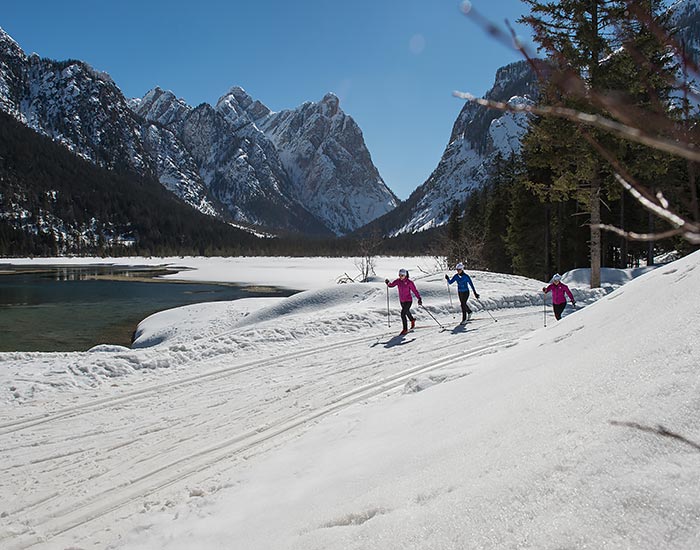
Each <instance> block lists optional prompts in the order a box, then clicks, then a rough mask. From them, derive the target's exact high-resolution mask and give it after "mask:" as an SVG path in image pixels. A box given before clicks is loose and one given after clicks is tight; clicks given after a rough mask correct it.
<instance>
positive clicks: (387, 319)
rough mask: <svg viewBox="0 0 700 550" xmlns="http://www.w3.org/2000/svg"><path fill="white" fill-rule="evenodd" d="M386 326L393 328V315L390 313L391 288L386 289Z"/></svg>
mask: <svg viewBox="0 0 700 550" xmlns="http://www.w3.org/2000/svg"><path fill="white" fill-rule="evenodd" d="M386 326H388V327H389V328H391V313H390V312H389V287H386Z"/></svg>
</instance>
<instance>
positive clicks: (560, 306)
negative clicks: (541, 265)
mask: <svg viewBox="0 0 700 550" xmlns="http://www.w3.org/2000/svg"><path fill="white" fill-rule="evenodd" d="M550 290H551V291H552V308H553V309H554V317H556V319H557V321H559V320H561V314H562V313H563V312H564V308H565V307H566V296H569V299H570V300H571V304H572V305H573V306H574V307H576V300H574V295H573V294H571V290H569V287H568V286H566V285H565V284H564V283H562V282H561V275H559V273H556V274H555V275H554V277H552V282H551V283H549V286H546V287H544V288H543V289H542V292H544V293H545V294H547V292H549V291H550Z"/></svg>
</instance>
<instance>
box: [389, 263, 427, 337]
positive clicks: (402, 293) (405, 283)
mask: <svg viewBox="0 0 700 550" xmlns="http://www.w3.org/2000/svg"><path fill="white" fill-rule="evenodd" d="M384 282H385V283H386V286H388V287H394V286H398V287H399V302H400V303H401V322H402V323H403V330H402V331H401V335H402V336H403V335H404V334H407V333H408V322H407V319H410V320H411V328H414V327H415V326H416V319H415V318H414V317H413V315H411V305H412V304H413V299H412V298H411V292H413V294H415V295H416V298H418V305H419V306H422V305H423V300H421V297H420V294H419V293H418V290H417V289H416V285H414V284H413V281H412V280H411V279H409V278H408V271H406V270H405V269H399V278H398V279H396V280H394V281H392V282H389V279H385V281H384Z"/></svg>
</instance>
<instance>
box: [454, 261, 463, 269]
mask: <svg viewBox="0 0 700 550" xmlns="http://www.w3.org/2000/svg"><path fill="white" fill-rule="evenodd" d="M455 269H464V264H463V263H462V262H459V263H458V264H457V265H456V266H455Z"/></svg>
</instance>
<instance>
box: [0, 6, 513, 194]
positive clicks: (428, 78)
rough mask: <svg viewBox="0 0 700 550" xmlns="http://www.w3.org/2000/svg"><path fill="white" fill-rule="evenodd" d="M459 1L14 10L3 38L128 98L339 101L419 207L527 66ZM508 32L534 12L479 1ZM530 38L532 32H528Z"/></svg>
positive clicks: (277, 105) (396, 186)
mask: <svg viewBox="0 0 700 550" xmlns="http://www.w3.org/2000/svg"><path fill="white" fill-rule="evenodd" d="M460 5H461V2H460V1H459V0H345V1H342V2H341V1H334V0H297V1H295V2H292V1H281V0H245V1H240V0H229V1H218V0H199V1H198V2H193V1H191V0H187V1H185V0H169V1H168V2H165V1H160V0H141V1H139V2H136V1H133V0H121V1H119V2H114V1H105V2H95V1H94V0H91V1H86V0H63V1H60V2H57V1H55V0H47V1H35V2H26V1H19V0H8V1H5V2H3V7H2V11H1V12H0V27H2V28H3V29H4V30H5V31H6V32H7V33H8V34H10V36H12V37H13V38H14V39H15V40H16V41H17V42H18V43H19V45H20V46H21V47H22V48H23V49H24V50H25V52H27V53H31V52H36V53H38V54H39V55H41V56H42V57H49V58H52V59H57V60H64V59H80V60H83V61H86V62H88V63H89V64H91V65H92V66H93V67H95V68H96V69H98V70H102V71H106V72H107V73H109V74H110V75H111V76H112V78H113V79H114V81H115V82H116V83H117V85H118V86H119V87H120V88H121V89H122V91H123V92H124V94H125V95H126V96H127V97H137V96H138V97H140V96H143V95H144V94H145V93H146V92H147V91H148V90H150V89H151V88H153V87H155V86H160V87H161V88H165V89H168V90H172V91H173V93H175V95H177V96H178V97H181V98H183V99H184V100H185V101H187V102H188V103H189V104H191V105H198V104H199V103H202V102H207V103H211V104H213V103H215V102H216V101H217V99H218V98H219V97H220V96H221V95H223V94H224V93H226V91H227V90H228V89H229V88H230V87H231V86H234V85H238V86H241V87H243V88H244V89H245V90H246V91H247V92H248V93H249V94H250V95H251V96H253V97H254V98H256V99H259V100H260V101H262V102H263V103H265V104H266V105H267V106H268V107H269V108H271V109H272V110H274V111H280V110H283V109H291V108H294V107H297V106H298V105H300V104H301V103H303V102H304V101H318V100H320V99H321V98H322V97H323V95H324V94H325V93H326V92H329V91H332V92H334V93H335V94H337V95H338V96H339V97H340V100H341V104H340V105H341V108H342V109H343V110H344V111H345V112H346V113H348V114H349V115H351V116H352V117H353V118H354V119H355V120H356V121H357V123H358V124H359V126H360V128H361V129H362V131H363V134H364V137H365V142H366V143H367V147H368V148H369V151H370V153H371V155H372V159H373V161H374V163H375V164H376V166H377V168H378V169H379V172H380V174H381V175H382V177H383V178H384V180H385V182H386V183H387V185H388V186H389V187H390V188H391V189H392V191H394V193H396V194H397V195H398V196H399V198H401V199H405V198H407V197H408V195H409V194H410V193H411V192H412V191H413V190H414V189H415V188H416V187H418V186H419V185H420V184H422V183H423V182H424V181H425V180H426V179H427V177H428V176H429V175H430V173H431V172H432V170H433V169H434V168H435V167H436V166H437V163H438V161H439V159H440V156H441V155H442V152H443V151H444V148H445V146H446V145H447V140H448V139H449V136H450V132H451V130H452V125H453V123H454V121H455V119H456V118H457V115H458V114H459V111H460V109H461V108H462V105H463V103H462V101H461V100H459V99H456V98H454V97H453V96H452V91H453V90H462V91H468V92H472V93H474V94H476V95H482V94H483V93H485V92H486V91H487V90H488V89H489V88H490V87H491V86H492V84H493V79H494V76H495V72H496V70H497V69H498V68H499V67H501V66H503V65H505V64H507V63H510V62H512V61H517V60H519V59H520V57H519V55H518V53H517V52H515V51H514V50H512V49H511V48H509V47H507V46H504V45H502V44H500V43H497V42H495V41H494V40H493V39H492V38H490V37H488V36H487V35H486V34H485V33H484V31H483V30H482V29H481V28H480V27H478V26H477V25H476V24H474V22H473V21H471V20H470V19H468V18H467V17H465V16H464V15H463V14H462V13H461V11H460ZM473 5H474V7H475V8H477V9H478V10H479V12H480V13H481V14H483V15H485V16H487V17H488V18H489V19H490V20H492V21H493V22H495V23H502V22H503V20H504V19H506V18H507V19H509V20H510V21H511V22H514V21H515V20H516V19H517V18H518V16H520V15H521V14H522V13H523V11H524V9H525V8H524V6H523V4H522V3H521V2H520V0H473ZM518 31H519V32H526V30H525V29H523V28H521V27H519V28H518Z"/></svg>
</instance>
